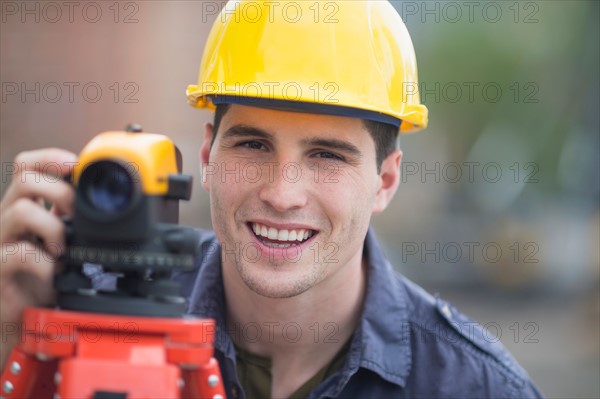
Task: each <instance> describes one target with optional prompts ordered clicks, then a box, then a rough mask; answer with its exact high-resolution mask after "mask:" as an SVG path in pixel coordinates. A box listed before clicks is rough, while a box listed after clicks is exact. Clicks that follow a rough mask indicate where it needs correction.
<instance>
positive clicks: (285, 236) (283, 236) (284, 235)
mask: <svg viewBox="0 0 600 399" xmlns="http://www.w3.org/2000/svg"><path fill="white" fill-rule="evenodd" d="M277 239H278V240H279V241H287V239H288V231H287V230H279V234H278V235H277Z"/></svg>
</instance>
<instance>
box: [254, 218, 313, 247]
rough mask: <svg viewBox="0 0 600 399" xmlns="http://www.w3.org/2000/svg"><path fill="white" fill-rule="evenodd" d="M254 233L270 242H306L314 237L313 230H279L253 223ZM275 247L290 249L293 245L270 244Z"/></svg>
mask: <svg viewBox="0 0 600 399" xmlns="http://www.w3.org/2000/svg"><path fill="white" fill-rule="evenodd" d="M252 231H254V234H256V235H257V236H262V237H265V238H268V239H269V240H278V241H295V242H298V241H305V240H307V239H308V238H309V237H312V236H313V235H314V231H313V230H306V229H298V230H277V229H276V228H274V227H267V226H265V225H262V224H259V223H252ZM270 245H271V246H274V247H278V248H279V247H288V246H290V245H293V244H283V243H280V244H275V243H270Z"/></svg>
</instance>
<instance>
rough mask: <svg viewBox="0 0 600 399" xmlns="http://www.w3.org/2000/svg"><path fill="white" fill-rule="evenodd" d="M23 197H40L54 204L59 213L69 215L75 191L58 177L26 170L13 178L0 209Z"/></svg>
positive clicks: (36, 198)
mask: <svg viewBox="0 0 600 399" xmlns="http://www.w3.org/2000/svg"><path fill="white" fill-rule="evenodd" d="M23 197H26V198H30V199H32V200H34V201H37V200H38V199H39V198H42V199H44V200H46V201H48V202H51V203H52V204H54V205H55V206H56V207H57V210H58V211H59V212H60V213H62V214H66V215H70V214H71V213H72V210H73V201H74V199H75V191H74V189H73V187H72V186H71V185H70V184H68V183H66V182H64V181H62V180H60V179H59V178H58V177H51V176H48V175H44V174H42V173H40V172H37V171H26V172H24V173H20V174H19V175H18V177H16V178H15V179H13V181H12V183H11V185H10V186H9V187H8V190H7V191H6V194H5V195H4V199H3V200H2V203H1V205H0V211H4V210H5V209H7V208H8V207H9V206H10V205H11V204H12V203H14V202H15V201H17V200H18V199H19V198H23Z"/></svg>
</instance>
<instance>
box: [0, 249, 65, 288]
mask: <svg viewBox="0 0 600 399" xmlns="http://www.w3.org/2000/svg"><path fill="white" fill-rule="evenodd" d="M0 253H1V259H2V265H1V266H0V276H1V280H2V286H3V287H6V288H8V286H9V285H10V282H11V281H15V280H14V278H15V276H16V275H17V273H25V274H30V275H32V277H33V278H35V279H37V280H39V281H40V282H41V283H42V284H44V285H47V286H52V280H53V276H54V258H53V257H52V256H50V254H48V253H47V252H46V251H44V250H43V249H42V248H40V247H39V246H37V245H35V244H33V243H31V242H28V241H20V242H15V243H2V246H0ZM2 296H4V293H3V294H2Z"/></svg>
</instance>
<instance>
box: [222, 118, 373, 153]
mask: <svg viewBox="0 0 600 399" xmlns="http://www.w3.org/2000/svg"><path fill="white" fill-rule="evenodd" d="M244 137H252V138H262V139H266V140H271V141H273V140H275V135H273V134H272V133H269V132H267V131H265V130H263V129H259V128H257V127H254V126H247V125H235V126H232V127H230V128H229V129H227V130H226V131H225V132H224V133H223V139H233V138H244ZM302 145H303V146H306V147H325V148H328V149H332V150H338V151H344V152H346V153H347V154H349V155H352V156H355V157H358V158H361V157H362V155H363V154H362V152H361V151H360V150H359V149H358V147H357V146H355V145H354V144H352V143H350V142H348V141H345V140H339V139H323V138H312V139H305V140H302Z"/></svg>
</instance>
